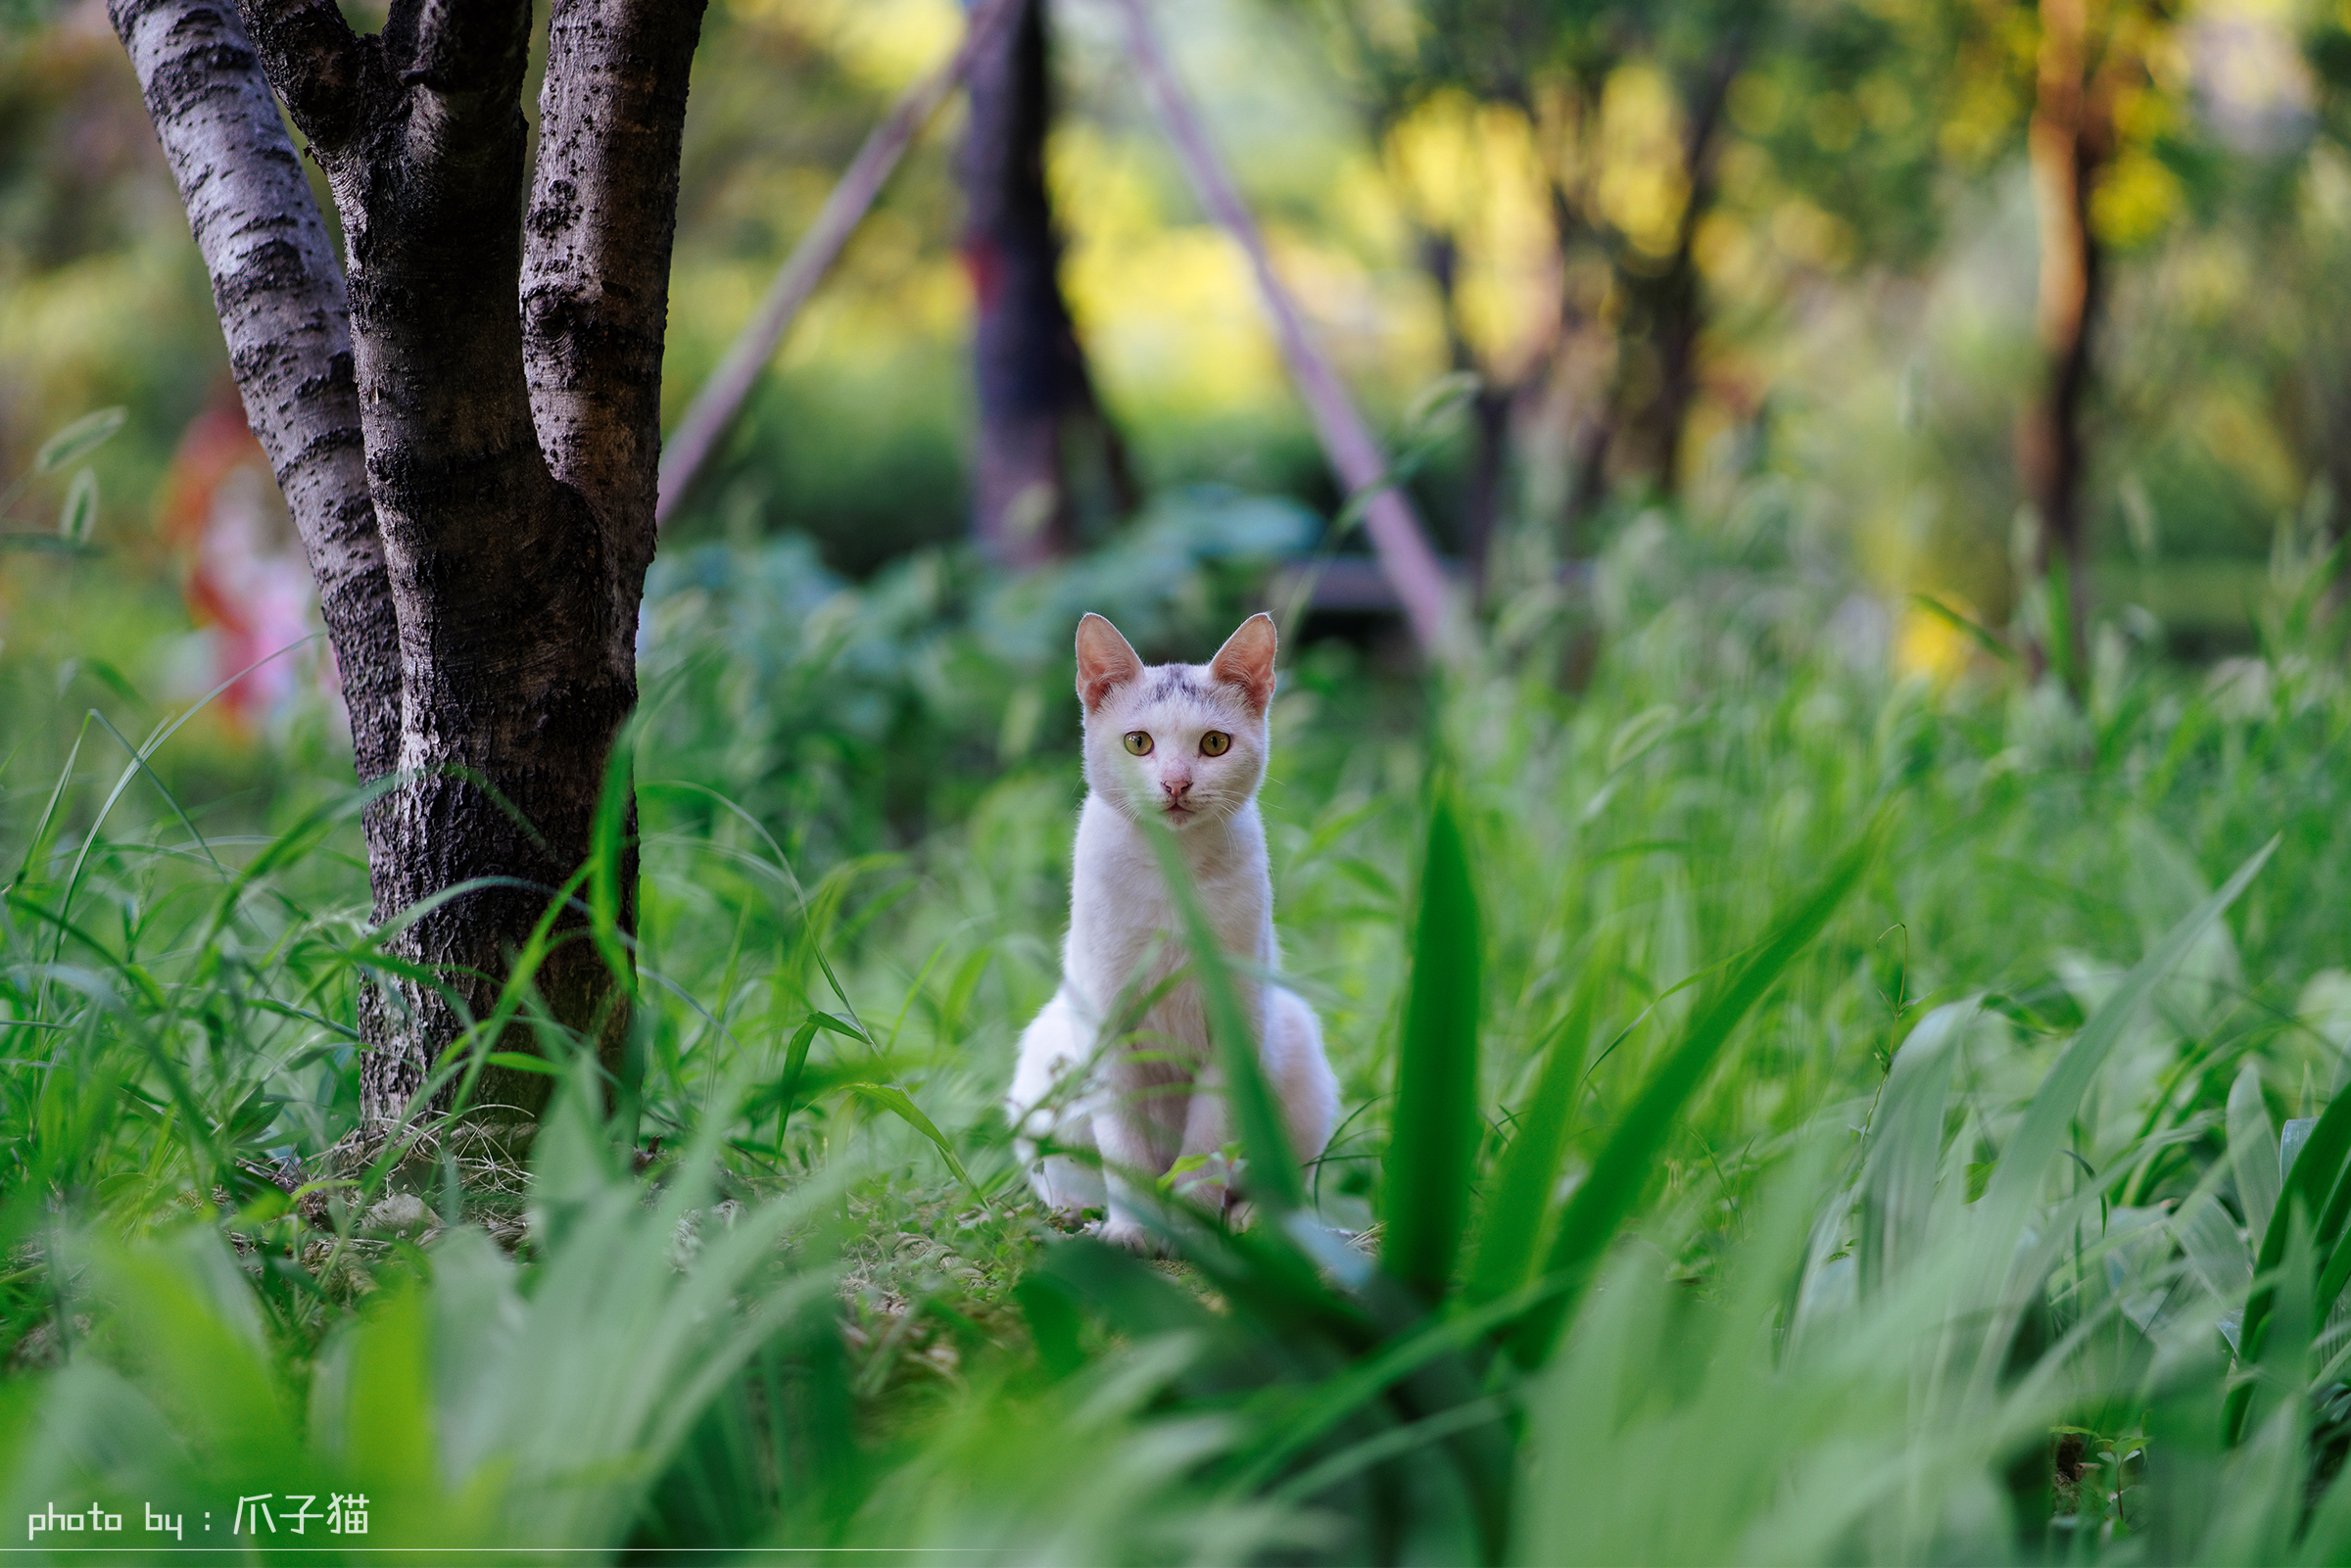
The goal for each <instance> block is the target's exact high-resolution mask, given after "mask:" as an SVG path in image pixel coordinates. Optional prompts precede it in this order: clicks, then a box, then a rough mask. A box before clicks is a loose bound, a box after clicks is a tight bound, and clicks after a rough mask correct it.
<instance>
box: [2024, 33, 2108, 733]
mask: <svg viewBox="0 0 2351 1568" xmlns="http://www.w3.org/2000/svg"><path fill="white" fill-rule="evenodd" d="M2087 11H2088V0H2042V4H2041V7H2040V24H2041V36H2040V60H2039V84H2038V89H2037V93H2036V98H2035V102H2034V108H2033V121H2032V125H2031V127H2030V128H2029V130H2028V131H2027V135H2026V144H2027V147H2028V150H2029V152H2030V154H2031V158H2032V165H2033V201H2034V211H2035V214H2036V216H2037V217H2038V218H2039V228H2040V294H2039V310H2038V318H2039V321H2038V324H2039V335H2040V347H2041V355H2042V361H2043V367H2044V368H2043V372H2042V373H2043V376H2044V380H2043V382H2042V386H2041V390H2040V393H2039V396H2038V397H2037V398H2036V399H2035V400H2034V403H2033V404H2032V406H2031V407H2030V408H2028V409H2027V410H2026V411H2025V414H2024V416H2023V418H2022V419H2021V420H2019V422H2018V425H2017V443H2016V445H2017V468H2018V472H2019V477H2021V478H2022V480H2023V481H2024V489H2025V495H2026V498H2027V499H2029V500H2030V501H2031V502H2032V504H2033V507H2034V510H2035V511H2036V512H2037V513H2038V514H2039V520H2040V533H2039V538H2038V540H2037V542H2036V546H2035V560H2034V567H2035V570H2036V571H2037V572H2038V573H2039V576H2040V577H2041V579H2042V580H2043V581H2046V580H2047V579H2048V578H2049V576H2050V574H2051V571H2052V569H2053V568H2054V569H2058V570H2061V571H2062V573H2063V576H2064V594H2062V596H2061V597H2059V598H2056V599H2054V600H2052V603H2051V609H2052V611H2053V612H2062V617H2063V623H2064V624H2063V625H2061V626H2060V625H2052V626H2051V627H2050V628H2049V631H2050V634H2051V636H2052V637H2053V638H2055V639H2056V640H2057V642H2056V645H2055V646H2053V647H2050V648H2047V649H2044V650H2042V651H2043V656H2044V657H2045V658H2048V659H2050V660H2052V661H2053V662H2055V663H2057V664H2058V666H2059V668H2060V669H2061V671H2062V672H2063V673H2064V675H2065V678H2066V681H2067V684H2068V685H2069V686H2075V687H2079V685H2080V683H2081V681H2082V678H2083V674H2082V672H2084V671H2085V670H2086V669H2087V640H2086V635H2085V618H2086V615H2087V610H2088V606H2089V596H2088V583H2087V567H2088V539H2087V534H2088V529H2087V520H2086V519H2085V517H2084V515H2083V506H2082V476H2083V469H2084V467H2085V464H2086V462H2087V448H2086V443H2085V441H2084V438H2083V429H2082V423H2083V420H2082V414H2083V404H2084V402H2085V400H2086V398H2087V393H2088V391H2089V378H2090V370H2091V362H2090V323H2091V320H2092V318H2093V313H2094V311H2095V310H2096V309H2097V303H2098V288H2099V283H2100V276H2099V274H2100V271H2101V267H2100V257H2099V255H2098V244H2097V237H2096V236H2095V235H2094V234H2093V233H2092V232H2091V230H2090V226H2089V196H2090V189H2091V186H2092V183H2093V182H2094V180H2095V178H2096V175H2097V171H2098V169H2099V167H2100V166H2102V165H2103V163H2104V162H2105V160H2106V158H2107V156H2108V154H2109V151H2110V142H2111V137H2110V136H2109V135H2108V133H2107V124H2106V115H2105V106H2104V105H2103V103H2102V102H2101V95H2099V94H2097V93H2095V92H2094V91H2093V90H2092V89H2093V81H2092V72H2091V68H2090V60H2089V53H2090V47H2089V26H2088V22H2089V19H2088V15H2087ZM2052 618H2053V619H2054V618H2055V617H2054V615H2053V617H2052Z"/></svg>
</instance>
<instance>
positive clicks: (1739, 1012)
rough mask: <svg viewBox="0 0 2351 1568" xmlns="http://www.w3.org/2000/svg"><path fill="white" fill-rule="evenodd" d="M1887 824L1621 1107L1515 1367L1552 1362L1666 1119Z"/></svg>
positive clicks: (1658, 1144) (1635, 1195)
mask: <svg viewBox="0 0 2351 1568" xmlns="http://www.w3.org/2000/svg"><path fill="white" fill-rule="evenodd" d="M1890 821H1891V819H1890V817H1889V816H1888V815H1886V814H1883V813H1881V814H1880V816H1879V817H1878V818H1877V819H1876V820H1875V821H1873V822H1872V823H1871V824H1870V825H1869V827H1868V828H1867V829H1865V830H1864V831H1863V832H1862V833H1861V836H1860V837H1859V838H1858V839H1856V840H1855V841H1854V842H1853V844H1852V846H1851V847H1850V848H1848V849H1847V850H1846V852H1845V853H1844V854H1842V855H1840V856H1839V857H1838V858H1837V861H1836V864H1835V865H1833V866H1831V867H1830V868H1829V873H1828V875H1827V876H1826V877H1824V878H1822V879H1821V880H1820V882H1819V884H1818V885H1817V886H1815V887H1814V888H1813V889H1812V891H1811V892H1810V893H1808V894H1807V895H1805V897H1804V899H1803V901H1802V902H1801V903H1799V904H1798V905H1797V906H1796V908H1795V909H1794V910H1793V911H1791V912H1790V913H1789V914H1788V915H1787V916H1786V917H1785V918H1783V919H1782V920H1781V921H1780V922H1779V923H1778V924H1777V925H1776V926H1775V927H1774V928H1773V930H1772V933H1771V934H1770V935H1769V936H1768V937H1766V938H1764V941H1763V943H1762V945H1761V946H1760V947H1759V948H1757V949H1756V950H1755V952H1754V956H1753V957H1751V958H1750V959H1749V960H1748V961H1747V963H1746V965H1745V966H1744V967H1743V968H1742V969H1741V970H1740V971H1739V973H1738V974H1737V975H1736V976H1735V977H1734V978H1733V979H1732V980H1731V982H1730V984H1729V985H1728V986H1726V987H1725V988H1724V989H1723V991H1722V992H1721V994H1720V995H1718V996H1717V997H1716V998H1715V999H1714V1001H1713V1003H1712V1005H1710V1006H1709V1007H1708V1008H1707V1009H1706V1010H1705V1012H1704V1013H1703V1014H1702V1015H1700V1017H1699V1019H1698V1020H1697V1022H1694V1023H1692V1024H1691V1026H1690V1032H1689V1033H1688V1034H1687V1035H1685V1036H1684V1037H1683V1040H1682V1043H1681V1044H1680V1045H1678V1046H1676V1047H1675V1048H1674V1050H1673V1054H1672V1055H1670V1056H1668V1057H1667V1058H1666V1059H1665V1061H1664V1063H1663V1064H1662V1065H1661V1066H1660V1067H1659V1068H1658V1069H1657V1070H1656V1071H1655V1073H1654V1074H1653V1075H1652V1076H1651V1078H1650V1080H1649V1082H1648V1083H1647V1084H1646V1085H1644V1086H1643V1088H1642V1090H1641V1093H1640V1096H1639V1097H1638V1098H1637V1099H1635V1100H1634V1102H1633V1104H1632V1105H1631V1107H1630V1108H1629V1109H1627V1111H1626V1112H1625V1114H1624V1119H1623V1120H1622V1121H1620V1122H1618V1123H1617V1126H1616V1130H1615V1132H1614V1133H1613V1134H1611V1135H1610V1136H1609V1138H1608V1141H1607V1145H1606V1146H1605V1147H1604V1148H1603V1149H1602V1150H1601V1152H1600V1158H1599V1159H1598V1160H1596V1161H1594V1162H1593V1164H1592V1173H1591V1174H1590V1175H1589V1176H1587V1177H1585V1178H1584V1183H1583V1185H1582V1186H1580V1187H1578V1188H1576V1190H1575V1196H1574V1197H1573V1198H1571V1199H1569V1200H1568V1203H1567V1210H1566V1212H1564V1213H1563V1214H1561V1215H1560V1216H1559V1233H1558V1235H1557V1236H1555V1237H1554V1238H1553V1240H1552V1246H1551V1257H1550V1259H1549V1261H1548V1264H1547V1269H1546V1271H1547V1272H1549V1273H1553V1274H1559V1275H1563V1276H1565V1280H1564V1283H1563V1286H1562V1289H1561V1290H1560V1292H1559V1295H1558V1296H1556V1297H1554V1298H1552V1299H1551V1300H1550V1301H1548V1302H1546V1303H1545V1304H1544V1305H1542V1306H1540V1307H1536V1308H1535V1309H1534V1310H1533V1311H1530V1312H1529V1313H1528V1314H1527V1316H1526V1319H1525V1321H1524V1322H1523V1323H1522V1324H1521V1326H1520V1328H1519V1330H1518V1332H1517V1333H1516V1334H1515V1335H1513V1336H1512V1337H1511V1353H1512V1354H1513V1355H1514V1356H1515V1357H1516V1359H1517V1360H1518V1361H1519V1362H1520V1364H1522V1365H1528V1366H1532V1365H1536V1364H1538V1363H1540V1362H1542V1361H1543V1360H1544V1359H1546V1358H1547V1357H1548V1356H1549V1355H1550V1354H1551V1348H1552V1344H1553V1342H1554V1341H1555V1340H1557V1339H1558V1338H1559V1328H1560V1325H1561V1324H1562V1323H1563V1322H1564V1321H1565V1319H1566V1316H1567V1314H1568V1312H1569V1311H1570V1310H1572V1309H1573V1307H1574V1304H1575V1300H1576V1297H1577V1296H1578V1295H1579V1294H1580V1292H1581V1290H1582V1287H1583V1284H1584V1282H1585V1281H1586V1280H1587V1279H1588V1278H1589V1277H1590V1273H1591V1270H1592V1268H1593V1265H1594V1264H1595V1263H1596V1262H1597V1261H1598V1260H1599V1259H1600V1256H1601V1253H1602V1252H1603V1250H1605V1249H1606V1248H1607V1244H1608V1241H1609V1239H1610V1238H1611V1237H1613V1236H1614V1235H1615V1234H1616V1227H1617V1226H1618V1225H1619V1224H1621V1223H1623V1221H1624V1219H1625V1216H1626V1215H1628V1214H1630V1213H1631V1212H1633V1209H1634V1206H1635V1205H1637V1204H1638V1203H1639V1202H1640V1200H1641V1195H1642V1193H1643V1192H1644V1191H1646V1190H1647V1188H1648V1186H1649V1179H1650V1176H1651V1174H1652V1172H1653V1170H1654V1167H1655V1164H1656V1156H1657V1151H1658V1150H1660V1149H1662V1148H1663V1147H1664V1145H1665V1139H1666V1136H1667V1134H1668V1133H1670V1132H1671V1130H1672V1127H1673V1118H1674V1117H1676V1116H1678V1115H1680V1113H1681V1109H1682V1107H1683V1106H1684V1105H1685V1104H1687V1103H1688V1102H1689V1099H1690V1097H1691V1096H1692V1095H1693V1094H1696V1093H1697V1092H1698V1088H1699V1085H1700V1084H1701V1083H1703V1082H1704V1081H1705V1077H1706V1074H1707V1073H1708V1072H1709V1071H1710V1070H1712V1069H1713V1067H1714V1064H1715V1062H1716V1060H1717V1059H1718V1058H1719V1057H1720V1056H1721V1054H1722V1049H1723V1047H1724V1046H1725V1045H1726V1044H1728V1043H1729V1041H1730V1037H1731V1032H1732V1030H1734V1029H1736V1028H1737V1027H1738V1026H1739V1024H1740V1023H1741V1022H1742V1021H1744V1020H1745V1019H1746V1017H1747V1015H1748V1013H1749V1012H1750V1011H1751V1009H1752V1008H1753V1007H1754V1005H1755V1004H1756V1003H1757V1002H1759V1001H1761V1000H1762V998H1763V993H1764V992H1766V991H1768V990H1770V989H1771V987H1772V985H1773V984H1774V983H1776V982H1777V981H1778V979H1779V977H1780V975H1781V974H1783V973H1784V972H1785V971H1786V970H1787V968H1788V966H1789V964H1790V963H1791V962H1792V961H1793V960H1794V959H1795V957H1796V955H1797V954H1799V953H1800V952H1802V951H1803V950H1804V948H1805V947H1807V946H1809V945H1810V944H1811V941H1812V939H1813V938H1814V937H1815V936H1818V935H1819V934H1820V931H1821V928H1822V927H1825V926H1826V925H1828V923H1829V917H1830V916H1831V915H1834V914H1835V913H1836V912H1837V907H1838V905H1840V904H1842V903H1844V902H1845V898H1846V895H1847V893H1850V892H1851V891H1852V890H1853V887H1854V885H1855V884H1856V883H1858V882H1859V881H1860V880H1861V876H1862V873H1863V872H1865V871H1867V870H1868V869H1869V866H1870V863H1871V862H1872V861H1874V860H1875V859H1876V858H1877V855H1878V849H1879V847H1880V845H1881V844H1883V842H1884V841H1885V837H1886V833H1887V831H1888V828H1889V825H1890Z"/></svg>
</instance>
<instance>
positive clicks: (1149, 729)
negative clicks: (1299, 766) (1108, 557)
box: [1078, 615, 1274, 830]
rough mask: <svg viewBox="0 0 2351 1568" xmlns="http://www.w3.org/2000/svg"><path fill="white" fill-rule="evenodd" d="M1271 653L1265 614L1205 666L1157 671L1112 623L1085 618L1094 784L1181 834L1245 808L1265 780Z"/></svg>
mask: <svg viewBox="0 0 2351 1568" xmlns="http://www.w3.org/2000/svg"><path fill="white" fill-rule="evenodd" d="M1273 655H1274V637H1273V623H1272V621H1271V618H1269V617H1266V616H1262V615H1259V616H1252V617H1250V618H1249V620H1247V621H1245V622H1243V623H1242V626H1241V629H1240V630H1239V631H1237V632H1235V633H1234V634H1233V635H1232V636H1231V637H1230V638H1228V639H1226V640H1225V643H1224V645H1223V647H1222V648H1220V649H1219V650H1218V651H1217V656H1216V657H1215V658H1214V659H1212V660H1211V661H1210V662H1209V663H1207V664H1158V665H1147V664H1145V663H1143V662H1142V660H1141V659H1140V658H1139V657H1138V656H1137V655H1136V654H1135V652H1134V649H1133V647H1132V646H1131V645H1130V644H1129V643H1128V641H1127V640H1126V639H1125V638H1123V637H1121V636H1120V635H1119V631H1118V628H1116V627H1114V626H1112V625H1111V624H1110V622H1108V621H1107V620H1104V619H1103V618H1102V617H1100V616H1098V615H1088V616H1086V617H1085V618H1084V619H1083V620H1082V621H1080V623H1079V628H1078V694H1079V696H1080V700H1081V701H1082V703H1083V705H1084V709H1085V778H1086V783H1087V784H1088V785H1089V786H1090V787H1091V788H1092V789H1093V791H1094V792H1095V793H1096V794H1098V795H1100V796H1102V797H1104V798H1105V799H1107V800H1109V801H1110V802H1111V803H1112V804H1114V805H1116V806H1117V807H1118V808H1119V809H1120V811H1121V812H1123V813H1124V814H1126V815H1127V816H1129V817H1141V816H1143V815H1146V814H1148V815H1152V816H1158V817H1160V818H1162V820H1164V821H1166V822H1167V823H1168V824H1169V825H1170V826H1171V827H1175V828H1177V829H1179V830H1180V829H1183V828H1186V827H1188V826H1190V825H1192V824H1193V823H1196V822H1211V821H1216V820H1219V819H1222V818H1226V817H1230V816H1232V815H1233V814H1234V813H1236V812H1239V811H1241V810H1243V809H1245V808H1246V807H1247V806H1248V805H1249V803H1250V802H1251V801H1253V800H1254V799H1255V798H1256V797H1257V789H1258V785H1259V784H1261V783H1263V782H1264V779H1265V776H1266V755H1267V751H1268V750H1269V747H1270V741H1271V735H1270V733H1269V729H1268V725H1267V720H1266V715H1267V709H1268V707H1269V706H1270V704H1271V697H1272V692H1273ZM1130 737H1131V739H1130ZM1211 744H1214V745H1216V746H1218V747H1219V748H1220V749H1218V750H1217V751H1215V752H1213V753H1212V752H1211V751H1210V750H1209V749H1208V747H1209V746H1210V745H1211ZM1137 745H1139V746H1141V747H1142V748H1143V749H1142V750H1141V751H1139V752H1137V751H1135V750H1134V749H1133V747H1134V746H1137Z"/></svg>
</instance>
